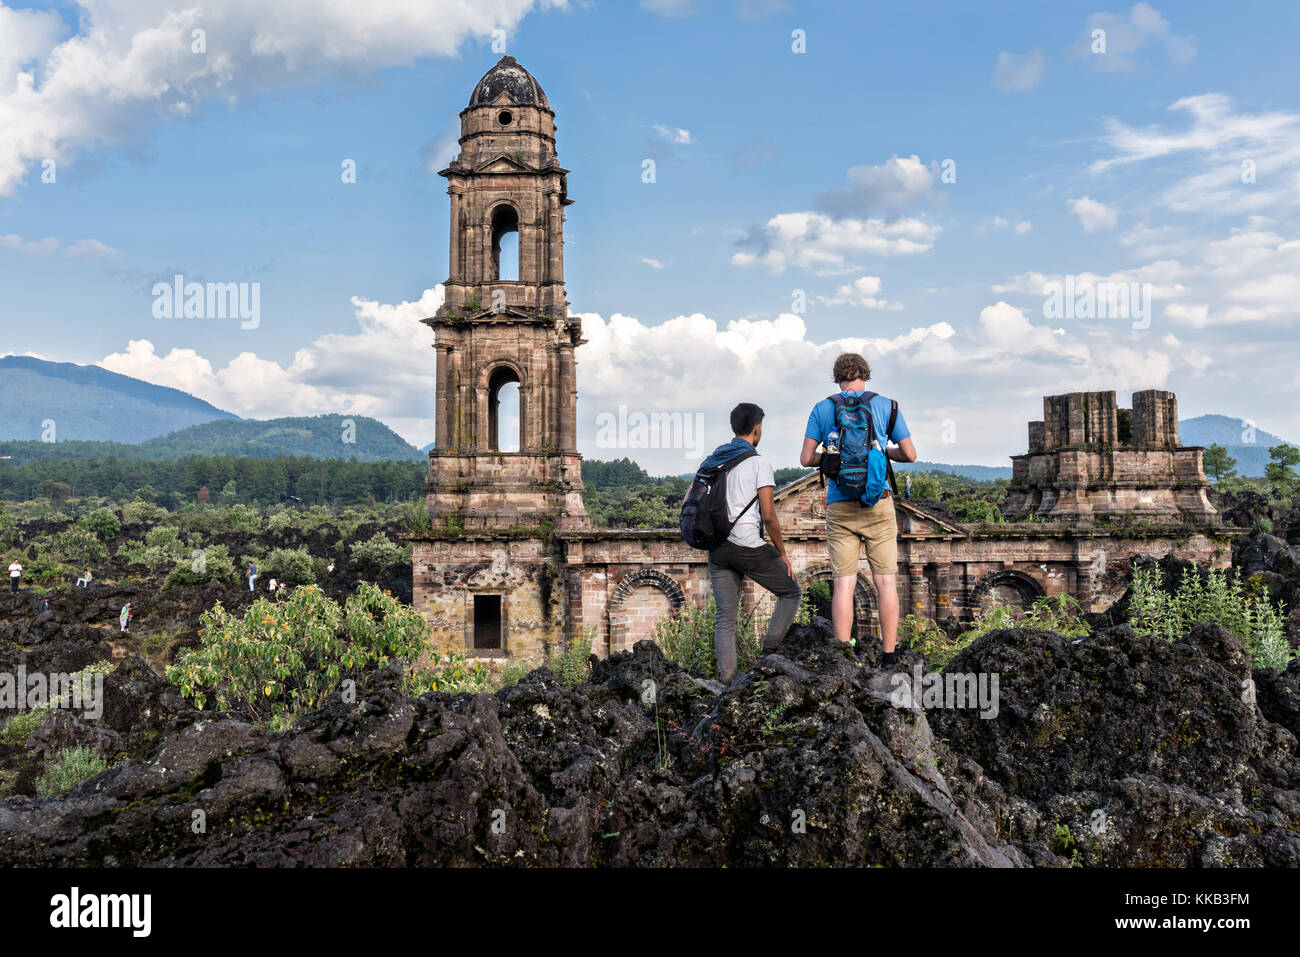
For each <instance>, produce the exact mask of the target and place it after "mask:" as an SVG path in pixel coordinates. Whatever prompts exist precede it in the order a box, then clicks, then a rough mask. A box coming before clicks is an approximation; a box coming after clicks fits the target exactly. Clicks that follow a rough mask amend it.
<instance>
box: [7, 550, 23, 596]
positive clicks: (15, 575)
mask: <svg viewBox="0 0 1300 957" xmlns="http://www.w3.org/2000/svg"><path fill="white" fill-rule="evenodd" d="M22 577H23V566H22V565H20V564H19V563H18V559H16V558H15V559H14V560H13V562H12V563H11V564H10V565H9V590H10V591H11V592H12V593H13V594H15V595H16V594H18V582H19V581H21V580H22Z"/></svg>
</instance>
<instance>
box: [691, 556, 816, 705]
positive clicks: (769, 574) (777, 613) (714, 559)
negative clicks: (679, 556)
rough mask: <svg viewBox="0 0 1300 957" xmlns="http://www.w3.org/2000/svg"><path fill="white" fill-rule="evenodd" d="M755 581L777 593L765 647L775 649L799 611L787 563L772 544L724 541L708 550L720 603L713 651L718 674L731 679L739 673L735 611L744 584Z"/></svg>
mask: <svg viewBox="0 0 1300 957" xmlns="http://www.w3.org/2000/svg"><path fill="white" fill-rule="evenodd" d="M746 578H748V579H750V580H751V581H755V582H757V583H758V584H760V585H762V586H763V587H764V588H766V589H767V590H768V591H770V592H771V593H772V594H773V595H775V596H776V599H777V602H776V607H775V608H774V609H773V610H772V619H771V620H770V621H769V622H768V623H767V634H766V635H764V637H763V650H764V651H775V650H776V647H777V645H779V644H781V639H783V638H784V637H785V633H786V632H787V631H789V630H790V625H791V623H793V622H794V616H795V615H796V614H798V612H799V596H800V595H801V594H802V590H801V589H800V588H799V583H798V582H797V581H795V580H794V579H793V578H791V577H790V573H789V572H788V571H787V570H786V567H785V562H783V561H781V556H780V555H779V554H778V553H777V550H776V549H775V548H773V547H772V546H771V545H762V546H760V547H758V548H745V547H744V546H741V545H736V544H734V543H732V542H723V543H722V544H721V545H720V546H718V547H717V548H715V549H714V550H713V551H711V552H709V580H710V581H711V582H712V583H713V600H714V603H715V604H716V605H717V606H718V615H717V620H716V623H715V625H714V629H713V650H714V653H715V654H716V655H717V656H718V676H719V677H720V678H721V679H722V680H723V681H724V682H730V681H731V679H732V678H734V677H735V676H736V613H737V609H738V607H739V605H740V588H741V583H742V582H743V581H744V580H745V579H746Z"/></svg>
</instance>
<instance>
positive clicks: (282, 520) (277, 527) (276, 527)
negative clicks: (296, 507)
mask: <svg viewBox="0 0 1300 957" xmlns="http://www.w3.org/2000/svg"><path fill="white" fill-rule="evenodd" d="M297 527H298V513H297V512H295V511H293V510H292V509H285V510H284V511H280V512H276V513H275V514H274V515H272V516H271V517H270V518H268V519H267V520H266V530H267V531H268V532H275V533H277V534H279V533H282V532H291V531H293V530H294V529H295V528H297Z"/></svg>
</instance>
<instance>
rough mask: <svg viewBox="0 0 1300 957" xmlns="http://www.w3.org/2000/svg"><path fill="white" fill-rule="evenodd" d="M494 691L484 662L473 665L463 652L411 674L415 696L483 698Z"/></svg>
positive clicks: (421, 666) (411, 684)
mask: <svg viewBox="0 0 1300 957" xmlns="http://www.w3.org/2000/svg"><path fill="white" fill-rule="evenodd" d="M492 689H493V680H492V671H491V669H489V668H488V666H487V665H485V664H484V663H483V662H481V661H470V660H469V659H468V658H467V657H466V656H465V654H464V653H463V652H456V653H454V654H450V655H444V656H443V657H442V658H441V659H439V660H438V662H437V663H436V664H434V665H417V666H416V667H415V668H414V669H413V670H412V672H411V676H410V682H409V685H408V690H409V691H410V693H411V694H413V695H422V694H425V693H426V692H429V691H439V692H442V693H443V694H479V693H480V692H483V691H491V690H492Z"/></svg>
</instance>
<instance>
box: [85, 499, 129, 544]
mask: <svg viewBox="0 0 1300 957" xmlns="http://www.w3.org/2000/svg"><path fill="white" fill-rule="evenodd" d="M80 525H81V527H82V528H84V529H85V530H86V531H88V532H90V533H91V534H92V535H94V536H95V537H96V538H97V539H99V540H100V541H101V542H103V543H104V544H105V545H107V544H109V543H110V542H112V541H113V539H115V538H117V534H118V532H120V531H121V530H122V523H121V522H119V521H118V520H117V513H116V512H114V511H113V510H112V509H111V508H97V509H95V510H94V511H93V512H91V513H90V514H89V515H87V516H85V517H84V518H83V519H82V520H81V522H80Z"/></svg>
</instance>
